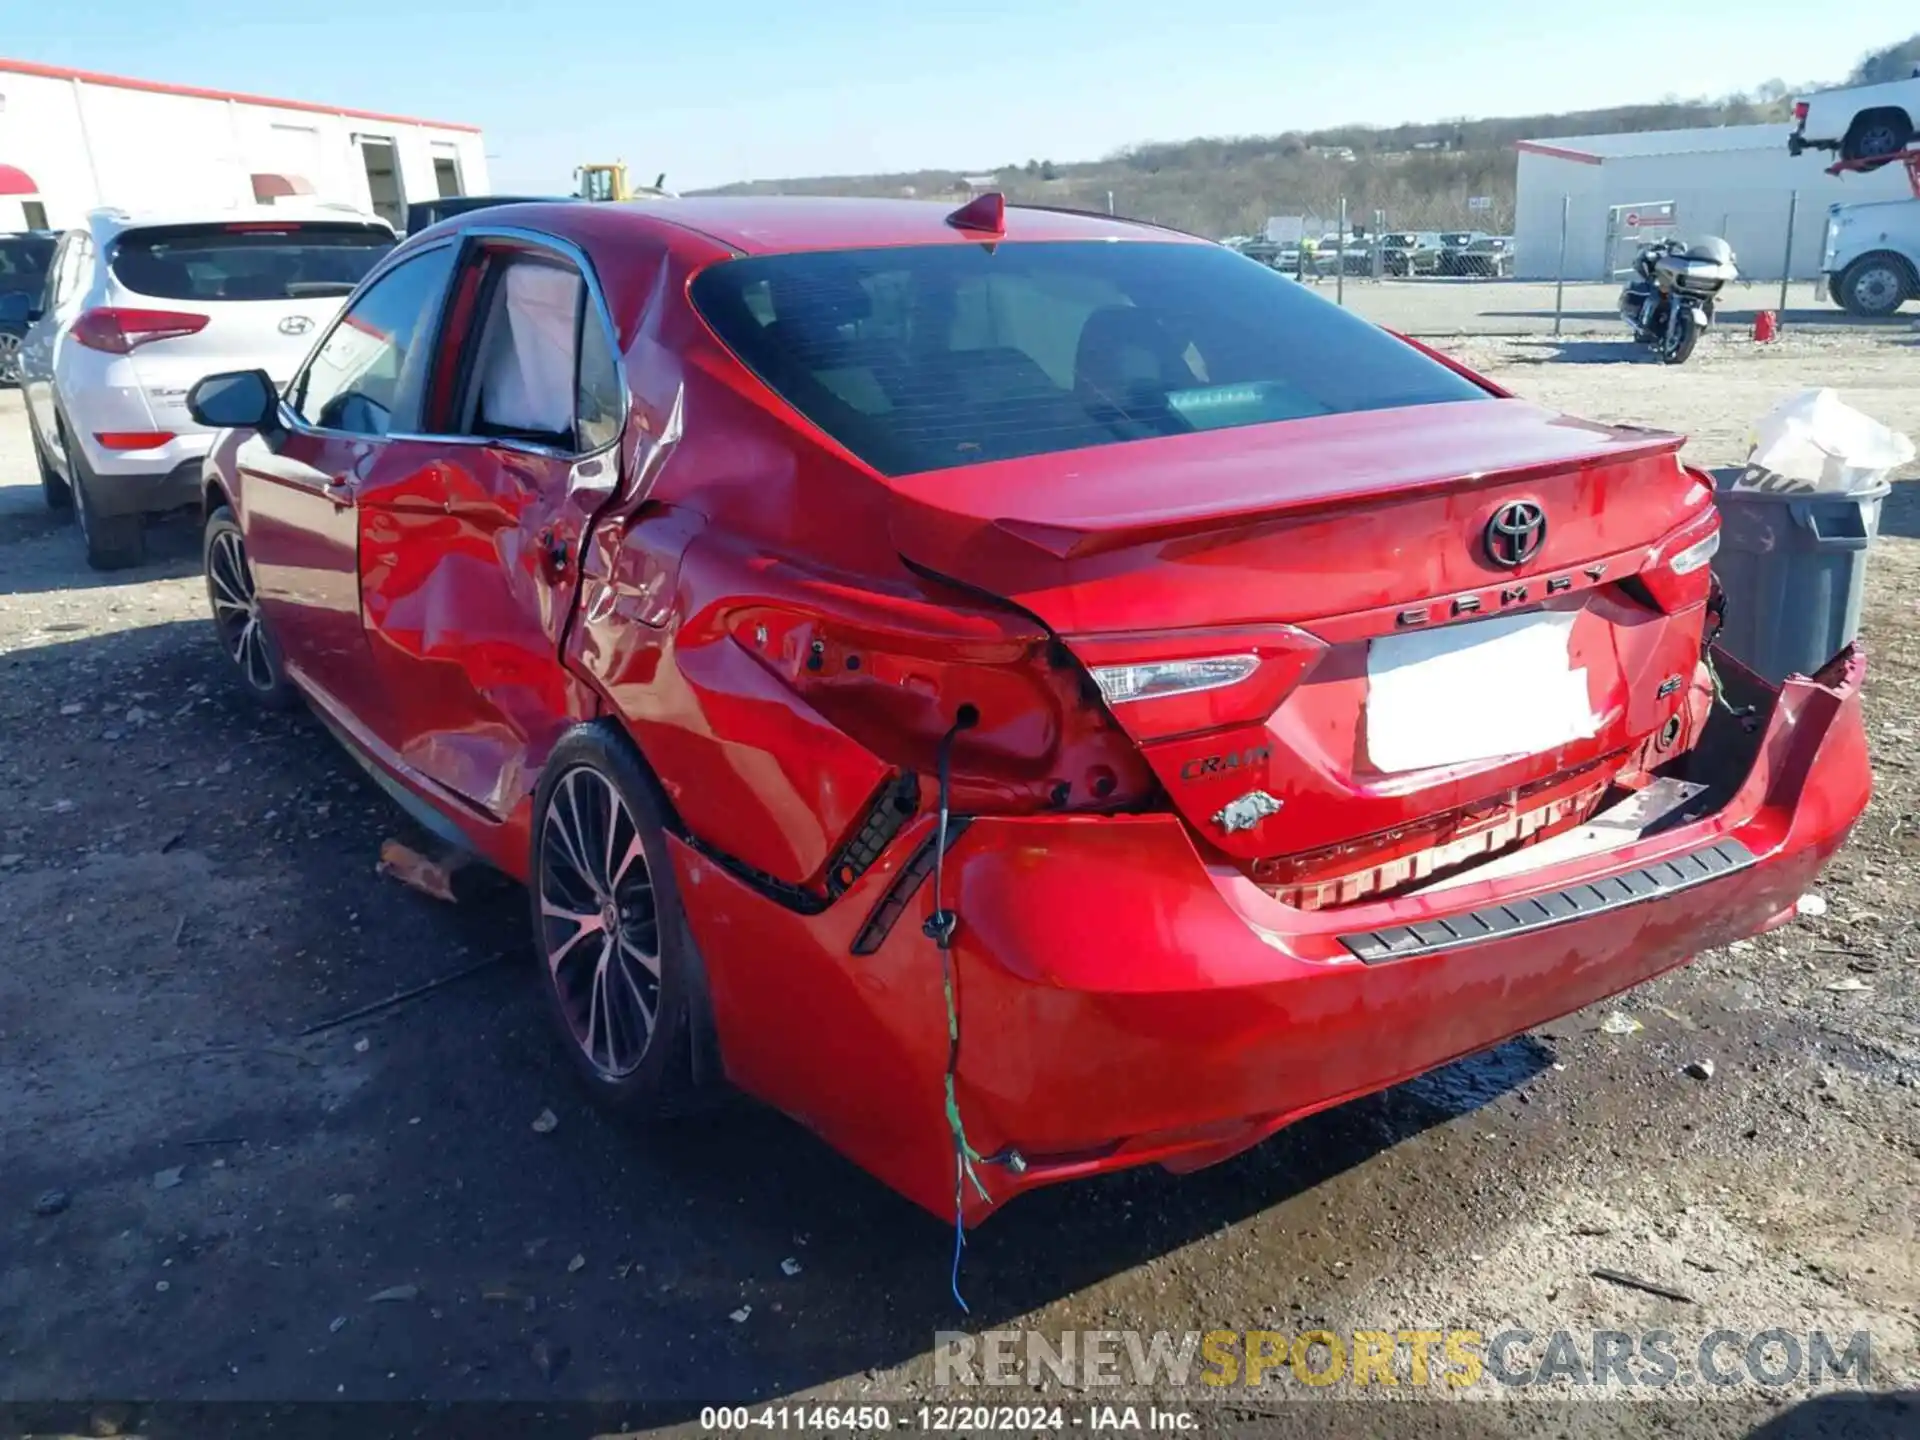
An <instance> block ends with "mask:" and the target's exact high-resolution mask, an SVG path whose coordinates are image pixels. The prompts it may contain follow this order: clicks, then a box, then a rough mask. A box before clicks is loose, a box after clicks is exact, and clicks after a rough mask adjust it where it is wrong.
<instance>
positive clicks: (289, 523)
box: [236, 245, 454, 734]
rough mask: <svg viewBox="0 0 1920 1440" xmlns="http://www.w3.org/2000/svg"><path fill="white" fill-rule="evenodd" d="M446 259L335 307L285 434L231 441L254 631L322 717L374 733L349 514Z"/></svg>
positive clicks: (402, 272) (395, 272)
mask: <svg viewBox="0 0 1920 1440" xmlns="http://www.w3.org/2000/svg"><path fill="white" fill-rule="evenodd" d="M453 260H454V250H453V247H452V246H451V245H442V246H437V247H433V248H429V249H426V250H422V251H418V252H415V253H414V254H413V255H411V256H408V257H407V258H405V259H404V260H402V261H400V262H399V263H397V264H395V265H394V266H393V267H392V268H390V269H388V270H387V271H385V272H384V273H382V274H380V275H379V276H378V277H377V278H375V279H374V280H373V281H372V283H371V284H369V285H368V286H367V287H366V288H365V289H364V290H362V291H361V292H360V294H359V295H358V296H357V297H356V298H355V299H354V300H353V302H352V303H351V304H350V305H349V306H348V308H347V309H346V311H345V312H344V313H343V314H342V315H341V316H340V318H339V320H338V321H337V322H336V323H335V325H334V327H333V328H332V330H331V331H329V333H328V335H327V337H326V339H324V340H323V341H322V342H321V343H320V345H319V346H318V347H317V348H316V349H315V351H314V353H313V355H312V356H311V357H310V358H309V359H308V361H307V364H306V366H305V367H304V368H303V369H302V371H301V373H300V374H299V375H298V376H297V377H296V378H295V380H294V383H293V385H292V386H290V387H289V390H288V393H287V397H286V402H285V405H284V406H283V410H284V412H285V416H286V420H287V424H286V425H285V427H284V428H282V429H280V430H278V431H276V432H274V433H272V434H271V435H264V436H263V435H254V436H250V437H249V438H247V439H246V440H245V441H243V442H242V444H241V447H240V450H239V453H238V455H237V456H236V462H237V466H236V468H237V469H238V471H239V474H240V495H241V524H242V527H243V528H244V530H245V532H246V538H247V555H248V558H249V560H250V561H251V562H252V566H253V571H254V580H255V584H256V586H257V587H258V593H259V597H260V604H261V608H262V610H263V611H265V613H266V617H267V623H268V627H269V629H270V630H271V632H272V633H273V635H274V637H275V639H276V640H277V641H278V642H279V645H280V648H281V651H282V653H283V655H284V657H285V659H286V662H287V664H288V666H289V667H290V669H291V670H293V671H294V672H296V673H297V674H298V676H299V677H300V678H301V679H302V680H304V681H305V682H306V685H307V688H308V689H309V691H311V692H317V693H316V694H315V698H316V700H318V701H319V703H320V704H321V706H322V708H323V709H327V710H329V711H331V712H332V713H333V715H334V717H335V718H336V719H350V720H351V721H354V722H357V723H358V724H359V725H360V726H361V727H363V728H365V729H366V730H369V731H372V732H373V733H375V734H379V733H380V732H381V731H382V730H383V729H384V728H386V721H385V713H384V712H385V711H386V710H387V708H388V704H389V700H390V697H389V696H388V695H387V693H386V691H385V688H384V687H383V686H381V685H380V684H379V683H377V676H376V674H375V672H374V669H373V666H372V665H371V663H370V656H369V651H368V647H367V643H366V635H365V631H364V629H363V628H362V625H361V616H360V585H359V561H358V551H359V517H358V514H357V511H358V507H359V504H360V501H361V498H362V496H363V495H364V494H365V493H366V492H367V490H368V488H369V485H370V484H371V482H373V481H374V480H375V478H376V477H377V476H378V475H379V474H380V473H381V472H382V470H383V468H384V467H387V466H388V465H389V464H390V459H389V451H390V449H391V447H392V445H393V444H394V442H393V441H391V440H389V438H388V436H389V435H390V434H392V433H393V432H395V431H396V430H405V429H406V428H408V427H409V426H410V425H411V424H412V423H413V418H414V416H415V414H416V413H417V410H418V406H419V395H420V393H421V390H422V386H423V378H424V370H425V360H426V347H425V346H424V345H423V344H416V340H417V339H419V338H421V337H423V336H424V335H426V334H428V333H430V331H431V326H432V323H433V320H434V317H435V315H436V314H437V313H438V307H439V304H440V300H441V296H442V292H443V291H444V290H445V288H446V282H447V278H448V276H449V275H450V274H451V272H452V269H453Z"/></svg>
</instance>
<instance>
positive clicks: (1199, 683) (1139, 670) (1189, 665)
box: [1093, 655, 1260, 705]
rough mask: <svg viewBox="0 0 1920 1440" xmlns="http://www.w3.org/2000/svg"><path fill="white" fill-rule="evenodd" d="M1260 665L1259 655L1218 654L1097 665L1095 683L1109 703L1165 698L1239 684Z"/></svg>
mask: <svg viewBox="0 0 1920 1440" xmlns="http://www.w3.org/2000/svg"><path fill="white" fill-rule="evenodd" d="M1259 668H1260V658H1259V657H1258V656H1257V655H1215V656H1211V657H1209V658H1207V659H1205V660H1151V661H1148V662H1147V663H1145V664H1141V665H1097V666H1095V667H1094V669H1093V683H1094V684H1096V685H1098V686H1099V687H1100V693H1101V695H1103V696H1104V697H1105V698H1106V702H1107V703H1108V704H1109V705H1119V704H1123V703H1125V702H1126V701H1129V700H1164V699H1167V698H1169V697H1171V696H1174V695H1193V694H1197V693H1198V692H1199V691H1202V690H1218V689H1220V688H1221V687H1222V686H1226V685H1238V684H1239V683H1240V682H1241V681H1242V680H1244V679H1246V678H1247V677H1248V676H1249V675H1251V674H1253V672H1254V671H1256V670H1258V669H1259Z"/></svg>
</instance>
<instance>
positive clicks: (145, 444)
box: [93, 430, 173, 450]
mask: <svg viewBox="0 0 1920 1440" xmlns="http://www.w3.org/2000/svg"><path fill="white" fill-rule="evenodd" d="M93 438H94V439H95V440H98V441H99V442H100V448H101V449H102V450H158V449H159V448H160V447H161V446H162V445H164V444H166V443H167V442H168V441H169V440H171V439H173V432H172V431H171V430H101V431H98V432H97V433H96V434H95V435H94V437H93Z"/></svg>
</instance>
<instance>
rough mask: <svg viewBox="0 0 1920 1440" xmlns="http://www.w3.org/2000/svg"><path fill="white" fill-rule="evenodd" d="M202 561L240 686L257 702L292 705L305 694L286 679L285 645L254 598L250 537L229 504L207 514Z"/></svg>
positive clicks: (218, 630) (217, 626)
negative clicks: (276, 635)
mask: <svg viewBox="0 0 1920 1440" xmlns="http://www.w3.org/2000/svg"><path fill="white" fill-rule="evenodd" d="M200 565H201V570H202V571H203V572H204V574H205V576H206V582H207V605H208V608H209V609H210V610H212V612H213V629H214V634H215V635H216V636H217V637H218V638H219V641H220V648H221V650H222V651H224V652H225V653H226V657H227V658H228V659H229V660H231V661H232V662H233V668H234V674H235V676H236V677H237V678H238V679H239V681H240V686H241V688H242V689H244V690H245V691H246V692H247V694H248V695H249V696H251V697H252V698H253V700H254V702H255V703H256V704H259V705H262V706H264V707H266V708H267V709H269V710H290V709H292V708H293V706H294V705H295V704H296V703H298V701H299V698H300V697H299V694H298V693H297V692H296V691H295V690H294V688H293V684H292V682H290V681H289V680H288V679H287V672H286V667H285V665H283V664H282V663H281V659H280V647H279V645H278V644H277V643H276V642H275V641H274V638H273V633H272V631H270V630H269V629H268V628H267V621H266V616H265V615H264V614H262V613H261V610H260V606H259V603H258V601H257V599H256V598H255V592H254V584H253V565H252V563H251V562H250V561H249V560H248V559H247V540H246V536H245V534H243V533H242V531H241V529H240V522H239V521H238V520H236V519H235V518H234V514H233V511H231V510H229V509H228V508H227V507H226V506H224V505H220V506H216V507H215V509H214V511H213V513H212V514H211V515H209V516H207V524H206V529H205V530H204V531H203V532H202V533H201V539H200Z"/></svg>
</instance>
